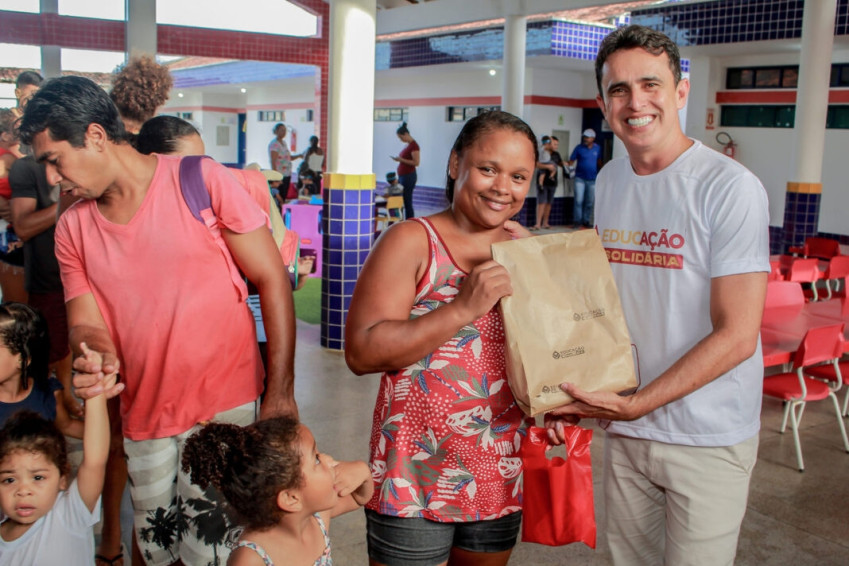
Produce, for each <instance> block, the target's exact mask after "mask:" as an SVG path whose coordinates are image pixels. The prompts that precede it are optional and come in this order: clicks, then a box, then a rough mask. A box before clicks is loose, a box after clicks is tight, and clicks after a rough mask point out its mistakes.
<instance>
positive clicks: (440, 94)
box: [372, 65, 595, 194]
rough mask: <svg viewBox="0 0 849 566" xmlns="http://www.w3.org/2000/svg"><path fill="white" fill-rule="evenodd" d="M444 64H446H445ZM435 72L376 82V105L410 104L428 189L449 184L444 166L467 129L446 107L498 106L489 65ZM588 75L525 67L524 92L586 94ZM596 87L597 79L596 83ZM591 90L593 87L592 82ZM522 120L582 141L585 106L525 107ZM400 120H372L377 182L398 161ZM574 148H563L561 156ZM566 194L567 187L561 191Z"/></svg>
mask: <svg viewBox="0 0 849 566" xmlns="http://www.w3.org/2000/svg"><path fill="white" fill-rule="evenodd" d="M443 67H444V68H443ZM443 67H440V68H439V69H438V70H437V71H433V70H431V69H429V70H428V71H427V73H420V72H418V73H417V72H415V71H410V70H402V71H381V72H379V73H377V76H376V81H375V107H376V108H380V107H386V106H394V104H393V101H395V102H398V104H399V105H400V106H406V107H408V108H409V120H408V127H409V129H410V134H411V135H412V136H413V138H415V140H416V141H417V142H418V144H419V146H420V148H421V165H420V167H419V168H418V184H419V185H423V186H430V187H442V186H444V183H445V168H446V165H447V163H448V155H449V153H450V151H451V146H452V145H453V143H454V140H455V138H456V137H457V134H459V133H460V130H461V129H462V127H463V123H462V122H449V121H447V119H446V107H447V106H451V105H452V100H458V101H459V102H458V103H457V105H464V104H465V103H464V102H462V101H461V100H460V99H461V98H463V97H495V98H496V99H497V100H496V101H495V102H494V103H493V104H500V98H501V78H500V77H499V75H497V74H496V75H495V76H494V77H493V76H490V75H489V72H488V70H489V68H488V66H487V65H481V66H480V68H475V69H473V70H471V71H470V70H469V68H468V67H466V66H463V67H460V66H457V65H444V66H443ZM587 77H589V78H590V79H591V80H594V79H592V74H591V73H584V72H562V71H553V70H546V69H527V71H526V78H525V93H526V94H535V95H541V96H554V97H562V98H586V95H585V94H584V93H585V91H586V88H587V87H586V85H585V84H584V83H585V81H586V80H587ZM592 84H593V85H594V83H592ZM592 88H595V87H594V86H592ZM420 99H441V100H435V103H434V104H433V105H427V106H424V105H421V102H417V100H420ZM524 114H525V115H524V119H525V121H526V122H528V124H529V125H530V126H531V128H532V129H533V130H534V132H535V133H536V134H537V136H538V137H542V136H543V135H545V134H550V133H551V132H552V130H568V131H569V132H570V139H571V140H578V139H580V127H581V117H582V110H581V109H580V108H564V107H557V106H543V105H526V106H525V110H524ZM399 125H400V122H375V123H374V162H373V164H372V167H373V170H374V172H375V173H376V175H377V178H378V180H379V181H382V180H383V179H384V176H385V175H386V173H387V172H389V171H394V170H395V169H396V168H397V166H398V164H397V163H396V162H395V161H393V160H392V159H391V157H390V156H392V155H398V152H400V151H401V150H402V149H403V148H404V144H403V143H402V142H401V141H400V140H398V137H397V135H396V134H395V131H396V129H397V128H398V126H399ZM568 151H571V148H565V147H561V148H560V153H561V155H562V154H564V152H568ZM562 193H563V188H562V187H561V188H560V189H559V193H558V194H562Z"/></svg>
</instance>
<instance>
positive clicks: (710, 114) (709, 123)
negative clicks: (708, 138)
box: [705, 108, 716, 130]
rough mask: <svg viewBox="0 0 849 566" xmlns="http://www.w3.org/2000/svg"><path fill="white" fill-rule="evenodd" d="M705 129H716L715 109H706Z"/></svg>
mask: <svg viewBox="0 0 849 566" xmlns="http://www.w3.org/2000/svg"><path fill="white" fill-rule="evenodd" d="M705 129H706V130H713V129H716V109H715V108H708V109H707V116H705Z"/></svg>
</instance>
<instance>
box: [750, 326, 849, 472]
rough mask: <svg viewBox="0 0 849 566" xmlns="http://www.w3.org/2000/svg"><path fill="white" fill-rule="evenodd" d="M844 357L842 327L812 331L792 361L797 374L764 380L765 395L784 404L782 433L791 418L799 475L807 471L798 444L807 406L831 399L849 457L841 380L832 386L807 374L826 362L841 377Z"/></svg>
mask: <svg viewBox="0 0 849 566" xmlns="http://www.w3.org/2000/svg"><path fill="white" fill-rule="evenodd" d="M841 355H843V323H841V324H833V325H830V326H821V327H818V328H812V329H810V330H808V332H807V333H806V334H805V337H804V338H803V339H802V343H801V344H800V345H799V349H798V350H797V351H796V357H795V358H794V360H793V369H794V371H792V372H788V373H781V374H778V375H773V376H769V377H765V378H764V384H763V392H764V395H766V396H768V397H775V398H777V399H781V400H782V401H784V402H785V405H784V419H783V420H782V422H781V433H782V434H783V433H784V431H785V430H786V428H787V417H788V416H789V417H790V425H791V429H792V431H793V441H794V443H795V446H796V461H797V463H798V465H799V471H800V472H804V471H805V462H804V460H802V445H801V443H800V441H799V422H800V421H801V420H802V415H803V414H804V411H805V404H806V403H808V402H811V401H821V400H823V399H826V398H831V400H832V402H833V403H834V412H835V414H836V415H837V422H838V424H839V426H840V434H841V435H842V436H843V447H844V448H845V450H846V452H847V453H849V439H847V437H846V427H845V426H844V424H843V417H842V416H841V415H840V405H839V403H838V401H837V395H836V394H835V393H836V392H837V391H838V390H839V389H840V386H841V384H842V377H840V379H836V380H835V381H834V382H830V383H826V382H823V381H819V380H816V379H813V378H810V377H805V373H809V371H810V369H811V368H810V366H812V365H815V364H822V363H823V362H828V363H829V365H831V366H832V367H833V368H834V371H835V373H836V375H837V376H841V374H840V367H839V365H838V359H839V358H840V356H841Z"/></svg>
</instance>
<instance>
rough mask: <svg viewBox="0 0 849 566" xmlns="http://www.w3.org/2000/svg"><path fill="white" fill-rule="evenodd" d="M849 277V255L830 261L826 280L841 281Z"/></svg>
mask: <svg viewBox="0 0 849 566" xmlns="http://www.w3.org/2000/svg"><path fill="white" fill-rule="evenodd" d="M843 277H849V255H836V256H834V257H833V258H831V259H830V260H828V269H827V270H826V272H825V278H826V279H841V278H843Z"/></svg>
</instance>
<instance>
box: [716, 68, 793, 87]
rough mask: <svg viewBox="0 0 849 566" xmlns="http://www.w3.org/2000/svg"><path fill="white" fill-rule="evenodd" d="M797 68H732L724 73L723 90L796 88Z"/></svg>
mask: <svg viewBox="0 0 849 566" xmlns="http://www.w3.org/2000/svg"><path fill="white" fill-rule="evenodd" d="M798 81H799V66H798V65H785V66H782V67H734V68H730V69H728V70H727V71H726V73H725V88H727V89H728V90H735V89H741V88H796V85H797V83H798Z"/></svg>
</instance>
